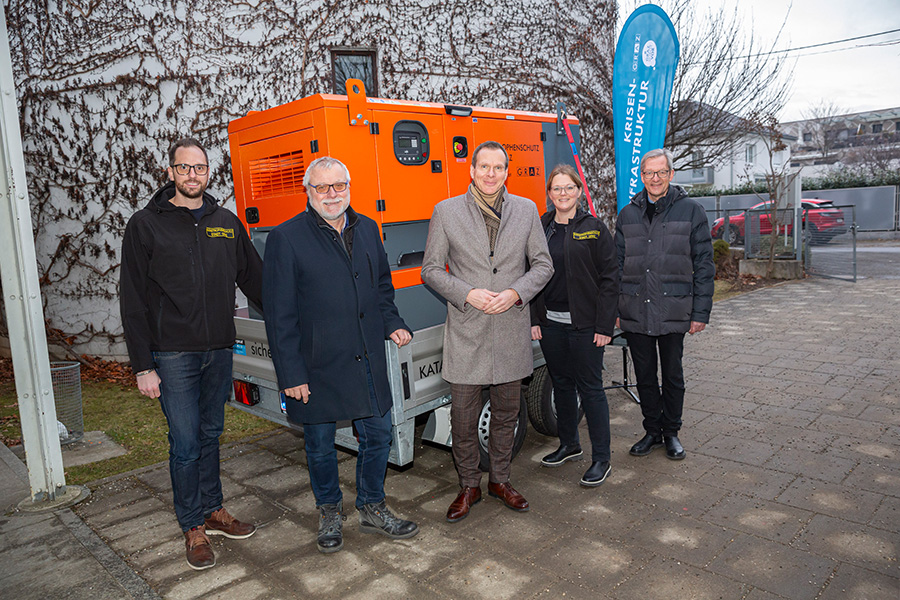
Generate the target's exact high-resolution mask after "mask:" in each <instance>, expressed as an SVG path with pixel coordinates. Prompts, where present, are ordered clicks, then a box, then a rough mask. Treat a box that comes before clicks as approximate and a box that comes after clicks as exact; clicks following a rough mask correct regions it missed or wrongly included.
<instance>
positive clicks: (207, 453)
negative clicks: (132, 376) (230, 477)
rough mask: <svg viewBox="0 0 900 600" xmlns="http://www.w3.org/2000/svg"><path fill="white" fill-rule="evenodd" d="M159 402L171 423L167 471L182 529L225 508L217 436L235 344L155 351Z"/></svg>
mask: <svg viewBox="0 0 900 600" xmlns="http://www.w3.org/2000/svg"><path fill="white" fill-rule="evenodd" d="M153 360H154V361H155V362H156V372H157V374H158V375H159V378H160V384H159V391H160V397H159V404H160V406H162V410H163V414H165V415H166V421H168V423H169V474H170V475H171V477H172V496H173V499H174V503H175V516H177V517H178V523H179V525H181V529H182V530H183V531H187V530H188V529H190V528H192V527H197V526H199V525H203V521H204V518H205V517H208V516H209V515H210V514H212V513H213V512H215V511H217V510H219V509H220V508H222V482H221V481H220V480H219V436H220V435H221V434H222V428H223V427H224V425H225V402H226V401H227V400H228V396H229V391H230V390H231V362H232V353H231V348H223V349H221V350H209V351H207V352H154V353H153Z"/></svg>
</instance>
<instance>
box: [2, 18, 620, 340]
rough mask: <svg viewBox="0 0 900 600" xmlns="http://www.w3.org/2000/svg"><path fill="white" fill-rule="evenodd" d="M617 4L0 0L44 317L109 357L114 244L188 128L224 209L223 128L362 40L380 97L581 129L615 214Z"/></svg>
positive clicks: (320, 83)
mask: <svg viewBox="0 0 900 600" xmlns="http://www.w3.org/2000/svg"><path fill="white" fill-rule="evenodd" d="M615 10H616V8H615V2H613V1H611V0H610V1H606V0H601V1H589V0H558V1H554V0H466V1H459V0H417V1H412V2H410V1H401V0H367V1H360V0H352V1H351V0H338V1H333V2H329V1H322V0H311V1H305V2H296V1H293V0H290V1H289V0H191V1H189V2H186V1H183V0H136V1H135V2H119V1H111V0H68V1H52V0H50V1H45V2H33V1H28V0H7V3H6V14H7V27H8V30H9V33H10V45H11V50H12V59H13V68H14V72H15V78H16V87H17V94H18V100H19V107H20V110H21V126H22V134H23V138H24V140H23V141H24V147H25V153H26V156H25V160H26V169H27V174H28V177H29V193H30V199H31V204H32V214H33V225H34V229H35V239H36V245H37V255H38V262H39V272H40V277H41V284H42V290H43V294H44V306H45V315H46V317H47V319H48V324H49V326H50V327H51V328H55V329H57V330H59V331H61V332H62V333H64V334H65V335H66V336H67V337H68V338H69V340H70V341H71V342H73V343H74V344H75V347H76V348H77V349H78V351H80V352H84V353H89V354H97V355H113V356H121V355H122V354H123V346H122V342H121V340H122V337H121V324H120V320H119V311H118V292H117V283H118V276H119V271H118V266H119V246H120V243H121V235H122V232H123V231H124V227H125V223H126V222H127V220H128V218H129V217H130V216H131V215H132V214H133V213H134V212H135V210H136V209H137V208H138V207H139V206H142V205H143V204H144V203H145V202H146V201H147V200H148V199H149V197H150V195H151V193H152V192H153V191H154V190H155V189H156V188H157V187H158V186H159V185H161V184H162V183H163V181H164V167H165V165H166V158H165V152H166V149H167V148H168V146H169V144H170V143H171V141H172V140H174V139H176V138H178V137H182V136H185V135H192V136H194V137H197V138H199V139H200V140H201V141H202V142H203V143H204V144H205V145H206V146H207V147H208V148H209V149H210V159H211V163H212V165H213V174H212V178H211V182H210V191H211V192H212V193H213V194H214V195H216V196H217V197H219V198H221V199H226V200H227V202H226V206H229V207H231V208H233V206H234V204H233V191H232V185H231V173H230V163H229V157H228V145H227V127H228V123H229V121H230V120H232V119H234V118H236V117H240V116H243V115H245V114H246V113H247V112H248V111H250V110H259V109H265V108H269V107H271V106H276V105H279V104H283V103H285V102H289V101H291V100H295V99H297V98H301V97H304V96H307V95H311V94H315V93H323V92H325V93H330V92H331V91H332V83H331V77H332V73H331V56H330V53H329V51H330V49H332V48H335V47H359V48H374V49H376V50H377V53H378V54H377V56H378V65H377V69H378V80H379V95H380V96H382V97H385V98H399V99H409V100H422V101H440V102H447V103H453V104H466V105H477V106H496V107H505V108H514V109H520V110H536V111H544V112H553V111H554V107H555V104H556V102H557V101H563V102H565V103H566V105H567V107H568V109H569V113H570V114H572V115H574V116H577V117H578V118H579V119H580V120H581V123H582V130H581V136H582V160H583V162H584V164H585V170H586V173H587V175H588V183H589V186H590V189H591V192H592V194H593V196H594V198H595V202H597V203H598V204H600V208H601V210H602V211H603V212H604V213H605V214H606V215H607V217H608V218H609V217H611V216H612V215H613V214H614V211H615V209H614V206H615V194H614V180H613V148H612V125H611V123H612V121H611V106H610V103H611V101H610V82H611V72H612V54H613V46H614V35H615V23H616V13H615Z"/></svg>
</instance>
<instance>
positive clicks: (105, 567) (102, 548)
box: [0, 444, 159, 600]
mask: <svg viewBox="0 0 900 600" xmlns="http://www.w3.org/2000/svg"><path fill="white" fill-rule="evenodd" d="M0 459H2V461H3V463H4V465H5V466H6V467H8V469H9V470H10V471H11V472H12V474H13V475H14V476H15V478H16V479H18V480H19V482H20V483H21V484H23V486H24V488H25V490H28V488H29V485H28V469H27V468H26V467H25V464H24V463H23V462H22V461H21V460H19V459H18V458H17V457H16V455H15V454H13V453H12V451H11V450H10V449H9V448H7V447H6V446H5V445H3V444H0ZM71 487H72V488H73V489H78V490H79V494H82V493H83V492H82V488H81V486H71ZM83 490H85V491H87V488H86V487H84V488H83ZM26 493H27V491H26ZM85 497H86V495H85ZM26 500H29V499H28V498H26ZM18 514H19V511H16V512H13V513H11V514H8V515H7V516H8V517H9V518H10V519H15V518H16V517H17V515H18ZM22 514H23V515H24V514H26V513H22ZM31 514H33V513H31ZM52 514H53V516H54V517H55V518H56V522H57V523H58V525H56V526H57V527H60V528H64V529H66V530H68V533H70V534H71V535H72V536H73V537H74V538H75V539H76V540H77V541H78V542H79V543H80V544H81V545H82V546H83V547H84V549H85V550H87V552H88V553H89V554H90V556H92V557H93V559H94V561H95V562H94V563H93V567H88V568H91V569H92V570H93V571H95V572H96V573H97V574H108V575H109V576H111V577H112V578H113V579H114V580H115V581H116V582H117V583H118V584H119V585H120V586H122V588H123V589H124V590H126V591H127V592H128V593H129V594H130V596H131V597H132V598H135V599H137V600H158V599H159V596H158V595H157V594H156V592H154V591H153V588H151V587H150V586H149V585H148V584H147V582H145V581H144V580H143V579H141V578H140V577H139V576H138V575H137V574H136V573H135V572H134V570H132V568H131V567H129V566H128V565H127V564H126V563H125V561H123V560H122V559H121V558H120V557H119V555H118V554H116V553H115V552H113V551H112V549H111V548H110V547H109V546H107V545H106V543H105V542H104V541H103V540H102V539H101V538H100V536H98V535H97V534H96V533H94V531H93V530H92V529H91V528H90V527H88V526H87V525H86V524H85V523H84V521H82V520H81V519H80V518H79V517H78V515H76V514H75V513H74V512H72V510H71V509H70V508H62V509H58V510H55V511H53V512H52ZM22 530H24V532H25V533H24V535H23V536H20V539H25V540H26V541H27V540H28V533H27V532H28V530H29V528H28V527H24V528H21V530H20V531H22ZM29 567H30V565H28V564H23V565H20V569H21V570H22V571H28V570H29ZM90 581H93V580H90ZM38 589H39V587H36V588H35V591H36V592H37V591H38Z"/></svg>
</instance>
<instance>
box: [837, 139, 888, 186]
mask: <svg viewBox="0 0 900 600" xmlns="http://www.w3.org/2000/svg"><path fill="white" fill-rule="evenodd" d="M841 162H842V163H843V164H844V165H845V167H846V168H847V169H850V170H852V171H856V172H858V173H860V174H862V175H865V176H868V177H876V176H878V175H880V174H882V173H886V172H887V171H891V170H898V169H900V137H898V135H897V134H896V133H894V134H887V135H885V136H884V137H883V139H881V140H879V141H878V142H876V143H874V144H865V145H862V146H854V147H852V148H849V149H848V150H847V151H846V152H845V153H844V156H843V158H842V159H841Z"/></svg>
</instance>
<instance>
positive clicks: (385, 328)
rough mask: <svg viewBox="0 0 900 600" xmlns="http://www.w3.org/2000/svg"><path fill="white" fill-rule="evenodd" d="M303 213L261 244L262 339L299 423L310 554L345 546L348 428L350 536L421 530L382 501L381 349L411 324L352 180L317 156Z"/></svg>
mask: <svg viewBox="0 0 900 600" xmlns="http://www.w3.org/2000/svg"><path fill="white" fill-rule="evenodd" d="M303 186H304V187H305V188H306V195H307V198H308V202H307V206H306V210H304V211H303V212H301V213H300V214H298V215H297V216H295V217H293V218H292V219H290V220H288V221H285V222H284V223H282V224H281V225H279V226H278V227H276V228H275V229H273V230H272V231H271V232H270V233H269V235H268V237H267V238H266V253H265V254H266V256H265V267H264V270H263V300H264V302H265V304H264V306H263V308H264V309H265V313H266V334H267V336H268V340H269V346H270V347H271V349H272V362H273V363H274V365H275V373H276V374H277V375H278V386H279V387H280V388H281V389H282V390H284V395H285V396H286V397H287V398H289V400H287V401H286V409H287V414H288V417H289V418H290V419H291V421H294V422H295V423H302V424H303V441H304V445H305V447H306V462H307V466H308V467H309V483H310V486H311V487H312V491H313V495H314V496H315V498H316V508H318V509H319V529H318V532H317V534H316V547H317V548H318V550H319V552H323V553H326V554H330V553H332V552H337V551H339V550H340V549H341V548H343V547H344V536H343V520H344V519H345V518H346V517H345V516H344V512H343V511H344V503H343V494H342V493H341V486H340V478H339V473H338V459H337V451H336V450H335V448H334V437H335V432H336V430H337V422H338V421H352V422H353V427H354V429H355V431H356V435H357V439H358V440H359V447H358V451H359V452H358V454H357V456H356V503H355V504H356V510H357V511H358V512H359V529H360V531H361V532H363V533H377V534H379V535H383V536H386V537H389V538H391V539H394V540H401V539H407V538H411V537H413V536H414V535H416V534H417V533H419V527H418V525H416V524H415V523H413V522H412V521H408V520H406V519H401V518H399V517H397V516H395V515H394V513H393V512H391V510H390V509H389V508H388V507H387V505H386V504H385V497H384V477H385V473H386V471H387V463H388V456H389V454H390V450H391V440H392V435H391V432H392V423H391V406H392V405H393V396H392V395H391V387H390V383H389V382H388V377H387V353H386V351H385V340H391V342H392V343H394V344H396V345H397V346H398V347H399V346H404V345H406V344H408V343H409V342H410V341H411V340H412V333H411V332H410V329H409V327H408V326H407V325H406V323H405V322H404V321H403V319H402V318H400V313H399V312H398V311H397V306H396V305H395V304H394V285H393V283H391V269H390V265H389V264H388V261H387V255H386V254H385V252H384V245H383V244H382V241H381V232H380V231H378V225H377V224H376V223H375V221H373V220H372V219H370V218H369V217H366V216H365V215H361V214H359V213H357V212H356V211H355V210H353V208H351V207H350V188H351V185H350V171H349V170H348V169H347V167H346V166H345V165H344V163H342V162H341V161H339V160H337V159H336V158H332V157H330V156H323V157H320V158H317V159H316V160H314V161H312V162H311V163H309V166H308V167H307V168H306V172H305V173H304V176H303Z"/></svg>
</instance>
